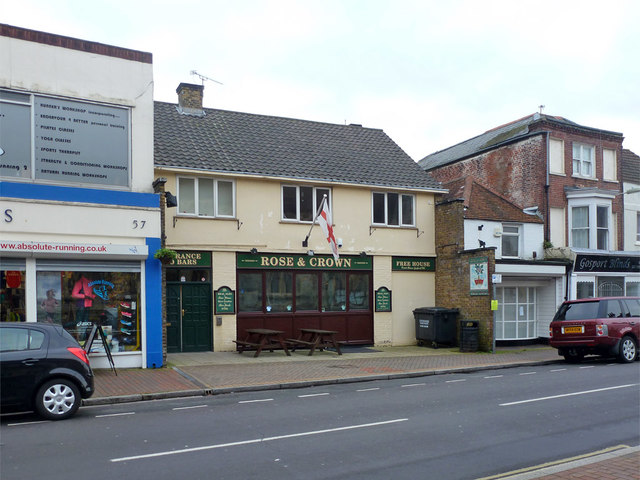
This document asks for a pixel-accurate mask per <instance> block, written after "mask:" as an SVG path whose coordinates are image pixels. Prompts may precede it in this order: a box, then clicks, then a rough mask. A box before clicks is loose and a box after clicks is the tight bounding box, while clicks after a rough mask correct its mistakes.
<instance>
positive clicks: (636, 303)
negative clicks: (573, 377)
mask: <svg viewBox="0 0 640 480" xmlns="http://www.w3.org/2000/svg"><path fill="white" fill-rule="evenodd" d="M549 336H550V337H551V338H550V339H549V344H550V345H551V346H552V347H554V348H557V349H558V354H559V355H563V356H564V358H565V360H566V361H567V362H573V363H577V362H580V361H581V360H582V359H583V358H584V356H585V355H591V354H593V355H605V356H615V357H617V358H618V360H619V361H620V362H622V363H629V362H633V361H634V360H637V359H638V339H639V338H640V297H602V298H583V299H580V300H570V301H566V302H564V303H563V304H562V305H560V308H559V309H558V312H557V313H556V315H555V317H553V321H552V322H551V325H550V326H549Z"/></svg>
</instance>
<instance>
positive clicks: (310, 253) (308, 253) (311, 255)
mask: <svg viewBox="0 0 640 480" xmlns="http://www.w3.org/2000/svg"><path fill="white" fill-rule="evenodd" d="M315 254H316V253H315V252H314V251H313V250H307V255H309V256H310V257H313V256H314V255H315Z"/></svg>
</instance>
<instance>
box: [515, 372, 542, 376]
mask: <svg viewBox="0 0 640 480" xmlns="http://www.w3.org/2000/svg"><path fill="white" fill-rule="evenodd" d="M536 373H538V372H524V373H520V374H519V375H520V376H522V375H535V374H536Z"/></svg>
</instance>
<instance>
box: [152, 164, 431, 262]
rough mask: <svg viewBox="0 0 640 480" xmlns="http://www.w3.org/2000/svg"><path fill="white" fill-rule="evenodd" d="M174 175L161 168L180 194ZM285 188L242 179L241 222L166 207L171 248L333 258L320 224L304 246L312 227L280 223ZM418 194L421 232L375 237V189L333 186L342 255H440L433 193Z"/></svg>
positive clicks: (382, 232)
mask: <svg viewBox="0 0 640 480" xmlns="http://www.w3.org/2000/svg"><path fill="white" fill-rule="evenodd" d="M174 175H175V174H174V173H173V172H171V171H168V170H162V169H157V170H156V176H157V177H166V178H167V183H166V185H165V188H166V190H167V191H170V192H171V193H174V194H177V188H176V179H175V176H174ZM186 176H189V175H186ZM284 183H287V184H294V182H284ZM281 185H282V182H281V181H279V180H271V179H251V178H243V179H239V180H237V181H236V218H237V221H236V220H235V219H234V220H222V219H220V220H213V219H206V218H194V217H188V216H180V215H179V214H178V211H177V208H170V209H167V213H166V225H165V227H166V228H165V233H166V235H167V245H171V246H172V247H173V248H176V249H209V250H218V249H219V250H223V251H248V250H250V249H251V248H254V247H255V248H257V249H258V251H260V250H261V249H264V251H268V252H274V253H276V252H282V253H305V252H306V251H307V249H311V250H314V251H315V252H316V253H319V254H329V253H330V250H329V246H328V244H327V242H326V241H325V239H324V238H323V236H322V231H321V230H320V227H319V226H317V225H316V226H314V227H313V230H312V233H311V236H310V238H309V246H308V248H303V247H302V241H303V240H304V239H305V237H306V235H307V233H308V232H309V227H310V224H308V223H306V224H298V223H288V222H283V221H281V220H280V217H281V215H280V187H281ZM316 185H317V184H316ZM318 186H323V185H318ZM413 193H415V194H416V218H417V219H418V221H417V229H416V228H412V229H407V228H384V227H383V228H380V227H375V229H372V230H373V231H372V232H371V233H370V229H369V227H370V225H371V189H369V188H360V187H352V186H341V185H335V186H333V187H332V196H333V209H332V215H333V223H334V234H335V236H336V237H338V238H342V241H343V247H342V248H341V249H340V253H341V254H358V253H360V252H362V251H366V252H367V254H369V255H435V247H434V232H433V224H434V207H433V194H430V193H422V192H418V193H416V192H413ZM238 222H241V223H238ZM418 234H419V236H418Z"/></svg>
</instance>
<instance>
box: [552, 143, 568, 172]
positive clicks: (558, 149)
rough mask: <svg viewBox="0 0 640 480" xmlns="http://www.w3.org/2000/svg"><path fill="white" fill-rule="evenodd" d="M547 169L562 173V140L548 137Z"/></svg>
mask: <svg viewBox="0 0 640 480" xmlns="http://www.w3.org/2000/svg"><path fill="white" fill-rule="evenodd" d="M549 171H550V172H551V173H557V174H564V142H563V141H562V140H557V139H555V138H550V139H549Z"/></svg>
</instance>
